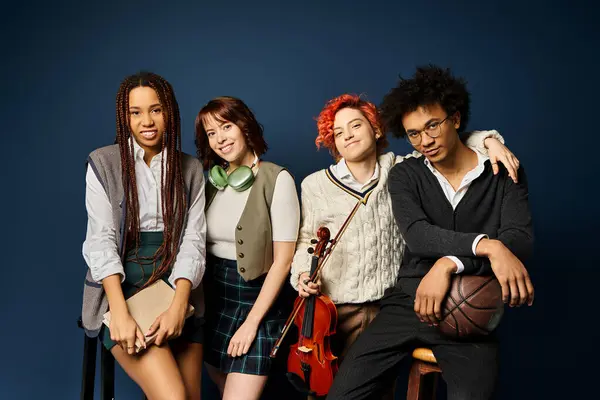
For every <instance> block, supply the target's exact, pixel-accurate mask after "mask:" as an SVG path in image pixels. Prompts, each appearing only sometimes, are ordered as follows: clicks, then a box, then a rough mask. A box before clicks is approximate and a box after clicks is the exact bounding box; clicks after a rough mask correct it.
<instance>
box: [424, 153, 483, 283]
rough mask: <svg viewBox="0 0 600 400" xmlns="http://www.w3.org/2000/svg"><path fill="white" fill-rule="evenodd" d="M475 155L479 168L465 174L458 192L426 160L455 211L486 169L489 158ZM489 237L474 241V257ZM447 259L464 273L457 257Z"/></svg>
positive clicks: (458, 270)
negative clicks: (482, 241)
mask: <svg viewBox="0 0 600 400" xmlns="http://www.w3.org/2000/svg"><path fill="white" fill-rule="evenodd" d="M475 154H477V166H476V167H475V168H473V169H472V170H470V171H469V172H467V173H466V174H465V176H464V177H463V179H462V181H461V183H460V185H459V186H458V189H457V190H454V188H453V187H452V185H451V184H450V182H448V180H447V179H446V177H445V176H444V175H442V174H441V173H440V172H439V171H438V170H437V169H435V168H434V167H433V165H431V163H430V162H429V160H428V159H427V158H425V161H424V162H425V165H427V167H428V168H429V170H430V171H431V172H432V173H433V175H434V176H435V177H436V178H437V180H438V181H439V182H440V186H441V187H442V191H443V192H444V194H445V195H446V198H447V199H448V201H449V202H450V204H451V205H452V208H453V209H456V206H457V205H458V203H460V201H461V200H462V198H463V197H464V196H465V193H467V190H469V186H471V182H473V181H474V180H475V179H477V178H479V176H481V174H482V173H483V170H484V169H485V166H484V165H483V164H484V163H485V161H486V160H487V159H488V157H486V156H484V155H483V154H481V153H479V152H478V151H476V152H475ZM487 237H488V236H487V235H485V234H481V235H479V236H477V237H476V238H475V240H474V241H473V247H472V249H473V255H475V256H476V255H477V254H476V252H475V249H476V248H477V245H478V244H479V241H480V240H481V239H483V238H487ZM446 257H448V258H450V259H451V260H452V261H454V263H455V264H456V266H457V268H458V269H457V271H456V273H457V274H460V273H461V272H463V271H464V269H465V266H464V264H463V263H462V262H461V261H460V260H459V259H458V258H457V257H455V256H446Z"/></svg>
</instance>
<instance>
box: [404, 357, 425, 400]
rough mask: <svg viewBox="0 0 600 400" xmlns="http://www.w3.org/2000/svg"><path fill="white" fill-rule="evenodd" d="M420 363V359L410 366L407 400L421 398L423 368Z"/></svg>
mask: <svg viewBox="0 0 600 400" xmlns="http://www.w3.org/2000/svg"><path fill="white" fill-rule="evenodd" d="M419 364H420V361H414V362H413V363H412V366H411V367H410V373H409V375H408V391H407V393H406V400H419V393H420V391H421V368H420V365H419Z"/></svg>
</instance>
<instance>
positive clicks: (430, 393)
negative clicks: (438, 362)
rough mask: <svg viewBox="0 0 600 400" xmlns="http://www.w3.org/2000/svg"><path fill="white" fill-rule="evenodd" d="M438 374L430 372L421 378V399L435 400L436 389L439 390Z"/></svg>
mask: <svg viewBox="0 0 600 400" xmlns="http://www.w3.org/2000/svg"><path fill="white" fill-rule="evenodd" d="M437 380H438V373H437V372H429V373H427V374H425V375H422V376H421V382H422V385H421V393H420V394H419V399H424V400H435V389H436V388H437V383H438V382H437Z"/></svg>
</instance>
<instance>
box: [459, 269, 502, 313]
mask: <svg viewBox="0 0 600 400" xmlns="http://www.w3.org/2000/svg"><path fill="white" fill-rule="evenodd" d="M462 279H463V277H462V276H461V277H460V280H461V281H462ZM493 280H494V278H493V277H491V278H490V279H488V280H487V281H486V282H485V283H484V284H483V285H481V286H479V287H478V288H477V290H475V291H474V292H473V293H471V294H470V295H469V296H468V297H469V298H471V297H473V296H475V295H476V294H477V292H479V291H480V290H482V289H483V288H484V287H486V286H487V285H488V283H490V282H491V281H493ZM458 294H459V295H460V298H461V301H460V303H459V304H456V303H455V304H456V308H458V307H460V305H461V304H463V303H465V304H466V305H468V306H470V307H473V308H474V309H476V310H493V309H494V307H477V306H474V305H473V304H471V303H469V300H468V299H467V297H466V296H465V295H464V294H463V292H462V287H461V285H458Z"/></svg>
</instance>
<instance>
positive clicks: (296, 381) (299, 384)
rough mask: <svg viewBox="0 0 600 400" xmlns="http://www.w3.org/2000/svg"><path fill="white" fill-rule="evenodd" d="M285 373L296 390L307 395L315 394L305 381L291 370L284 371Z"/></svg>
mask: <svg viewBox="0 0 600 400" xmlns="http://www.w3.org/2000/svg"><path fill="white" fill-rule="evenodd" d="M285 375H286V376H287V378H288V380H289V381H290V383H291V384H292V386H293V387H294V389H296V390H297V391H298V392H300V393H303V394H305V395H307V396H315V395H316V393H315V392H313V391H312V390H310V389H309V388H307V387H306V383H305V382H304V381H303V380H302V378H300V377H299V376H298V375H296V374H293V373H291V372H286V374H285Z"/></svg>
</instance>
